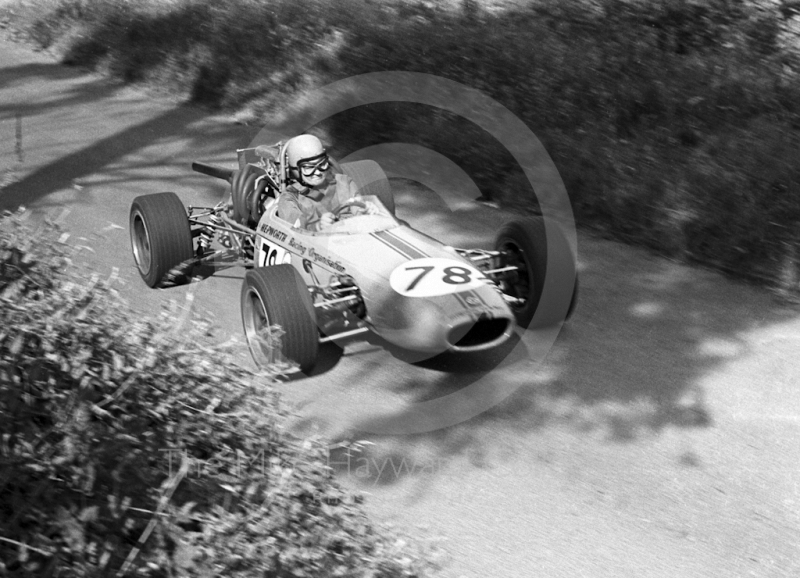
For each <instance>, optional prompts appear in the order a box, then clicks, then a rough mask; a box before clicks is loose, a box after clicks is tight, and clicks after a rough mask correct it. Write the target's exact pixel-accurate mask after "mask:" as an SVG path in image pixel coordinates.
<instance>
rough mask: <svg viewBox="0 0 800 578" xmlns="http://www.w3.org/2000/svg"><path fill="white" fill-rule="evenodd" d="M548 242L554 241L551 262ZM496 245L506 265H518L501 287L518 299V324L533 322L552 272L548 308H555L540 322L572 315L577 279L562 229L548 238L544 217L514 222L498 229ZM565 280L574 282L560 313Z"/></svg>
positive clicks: (514, 305)
mask: <svg viewBox="0 0 800 578" xmlns="http://www.w3.org/2000/svg"><path fill="white" fill-rule="evenodd" d="M548 242H551V243H553V244H554V247H553V251H552V257H553V260H552V262H548ZM495 248H496V249H497V250H498V251H500V252H502V254H503V259H502V264H503V266H514V267H516V271H513V272H511V273H508V274H506V276H505V277H504V278H503V279H502V285H503V287H502V288H503V292H504V293H506V294H507V295H510V296H511V297H515V298H516V299H517V300H518V302H517V303H516V304H511V310H512V311H513V312H514V316H515V317H516V319H517V324H518V325H520V326H522V327H528V326H529V325H530V324H531V322H532V321H533V318H534V315H535V314H536V310H537V308H538V307H539V304H540V303H541V301H542V295H543V294H544V291H545V281H546V279H547V275H552V283H553V284H552V285H551V286H552V287H553V289H552V291H553V293H551V295H553V298H552V299H549V300H548V303H547V306H548V309H550V308H551V307H552V309H551V310H548V311H542V312H541V313H540V314H539V316H538V317H537V325H550V324H553V323H557V322H559V321H563V320H564V319H565V318H569V316H571V315H572V312H573V311H574V309H575V305H576V301H577V288H578V285H577V283H578V281H577V276H576V273H575V260H574V258H573V256H572V251H571V250H570V248H569V244H568V243H567V240H566V238H565V237H564V235H563V233H561V230H560V229H558V228H554V229H553V231H551V234H550V236H549V237H548V235H547V234H546V232H545V225H544V221H543V220H542V218H541V217H536V218H532V219H526V220H521V221H512V222H510V223H507V224H506V225H504V226H503V227H502V228H501V229H500V231H499V232H498V234H497V238H496V241H495ZM564 282H566V283H571V284H570V286H569V291H570V302H569V306H568V307H567V308H565V310H564V312H563V314H560V313H559V311H560V309H561V308H560V307H558V305H559V304H560V303H561V298H560V296H559V291H561V292H562V293H561V294H563V289H562V288H561V287H560V285H561V284H562V283H564ZM553 305H556V306H555V307H553Z"/></svg>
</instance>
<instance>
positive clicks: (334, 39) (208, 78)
mask: <svg viewBox="0 0 800 578" xmlns="http://www.w3.org/2000/svg"><path fill="white" fill-rule="evenodd" d="M497 4H498V3H496V2H495V3H494V5H492V6H493V7H492V8H491V9H489V8H484V7H483V6H484V5H483V4H482V3H481V2H478V1H476V0H462V1H461V2H451V3H432V2H394V3H392V2H377V1H374V0H373V1H370V0H342V1H340V2H333V3H328V2H324V1H322V0H308V1H304V2H296V1H289V0H272V1H270V2H265V1H259V0H234V1H231V2H226V3H224V4H221V3H215V2H212V1H211V0H174V1H172V2H152V3H145V4H137V3H132V2H126V1H124V0H60V1H59V2H54V3H53V4H52V5H51V8H50V9H49V11H45V12H43V13H42V12H41V11H40V15H39V16H38V17H37V18H33V19H29V20H28V24H27V29H28V30H29V31H30V34H31V35H32V36H33V37H34V38H35V39H36V40H37V41H38V42H39V43H41V44H43V45H46V44H53V45H56V46H58V47H59V48H60V49H61V51H62V52H63V54H64V60H65V61H66V62H70V63H75V64H82V65H90V66H94V67H100V68H103V69H105V70H108V71H109V72H110V73H111V74H114V75H117V76H119V77H121V78H123V79H125V80H129V81H151V82H153V81H155V82H157V83H158V84H159V85H161V86H169V87H170V89H171V90H173V91H179V92H181V93H183V94H185V95H187V97H188V98H191V99H193V100H194V101H196V102H200V103H203V104H206V105H209V106H214V107H221V108H224V109H227V110H240V109H243V108H244V109H248V110H249V111H250V112H251V114H253V115H255V116H257V117H258V116H262V117H264V116H267V115H269V113H270V112H272V111H274V110H276V109H279V108H280V107H281V106H282V105H283V104H284V103H285V102H287V99H288V100H289V101H291V98H292V97H293V96H294V95H296V94H298V93H299V92H300V91H302V90H304V89H305V88H309V87H315V86H320V85H322V84H325V83H327V82H330V81H332V80H336V79H339V78H344V77H347V76H350V75H354V74H359V73H363V72H373V71H382V70H387V71H388V70H405V71H418V72H426V73H431V74H436V75H439V76H442V77H445V78H448V79H451V80H455V81H458V82H461V83H463V84H466V85H468V86H471V87H474V88H477V89H479V90H481V91H483V92H484V93H486V94H487V95H489V96H491V97H493V98H494V99H496V100H497V101H499V102H500V103H502V104H503V105H505V106H506V107H507V108H509V109H510V110H511V111H512V112H513V113H514V114H516V115H517V116H518V117H519V118H521V119H522V120H523V121H524V122H526V124H528V126H530V127H531V128H532V129H533V130H534V132H535V133H536V134H537V136H538V137H539V138H540V139H541V140H542V141H543V142H544V143H545V144H546V146H547V148H548V151H549V152H550V154H551V156H552V157H553V159H554V161H555V162H556V165H557V166H558V168H559V171H560V172H561V175H562V177H563V179H564V181H565V184H566V185H567V190H568V192H569V194H570V197H571V199H572V202H573V206H574V210H575V214H576V217H577V220H578V223H579V224H580V225H583V226H585V227H592V228H594V229H597V230H601V231H604V232H605V233H606V234H608V235H610V236H613V237H616V238H620V239H623V240H625V241H629V242H633V243H639V244H644V245H647V246H650V247H652V248H654V249H656V250H658V251H660V252H663V253H665V254H668V255H670V256H674V257H676V258H681V259H689V260H696V261H699V262H703V263H707V264H711V265H713V266H715V267H719V268H721V269H724V270H727V271H731V272H735V273H737V274H739V275H744V276H747V277H753V278H759V279H761V280H764V281H766V282H768V283H772V284H778V285H780V286H781V287H782V288H783V289H784V290H796V289H798V287H797V284H796V282H795V281H794V280H796V279H797V278H798V263H797V259H796V257H795V255H797V247H798V243H800V239H799V238H798V237H800V232H799V231H800V227H798V224H799V223H798V211H800V190H798V182H800V180H799V178H798V177H800V174H799V172H800V169H798V167H797V162H796V159H797V158H798V128H799V127H800V80H798V79H800V76H798V75H800V48H799V47H800V36H798V34H797V30H800V20H799V19H800V16H798V13H797V10H796V9H793V8H792V5H791V4H790V3H778V4H776V3H766V2H763V1H761V0H696V1H694V2H689V1H683V0H663V1H661V2H641V1H639V0H627V1H626V0H595V1H591V0H571V1H567V2H555V1H547V0H541V1H540V2H533V3H530V4H528V5H526V6H519V5H517V4H509V5H508V7H503V6H502V4H500V7H497ZM793 30H794V32H793ZM328 126H329V128H330V131H329V132H330V134H332V135H334V136H335V139H336V141H337V144H338V145H339V148H340V149H342V150H345V149H348V150H351V149H353V148H356V147H358V146H364V145H365V144H370V143H373V142H385V141H387V140H388V141H392V140H405V141H410V142H415V143H418V144H423V145H426V146H430V147H432V148H434V149H436V150H438V151H439V152H442V153H444V154H447V155H448V156H450V157H451V158H453V159H454V160H455V161H457V162H458V163H460V164H461V165H462V166H463V167H464V168H465V169H466V170H467V171H468V172H469V173H470V174H471V175H472V176H473V178H474V179H475V180H476V182H477V184H478V185H479V187H480V188H481V190H482V192H483V194H484V195H485V196H486V197H489V198H493V199H496V200H499V201H500V202H501V203H504V204H509V205H515V206H519V207H522V208H526V207H527V208H529V209H531V210H535V207H536V201H535V198H534V196H533V195H532V194H531V191H530V187H529V185H527V183H526V182H525V179H524V178H522V174H521V171H520V170H519V168H518V167H517V166H516V164H515V162H514V161H513V159H512V158H511V157H510V155H508V153H507V152H505V151H503V150H502V148H501V147H500V146H499V144H498V143H496V142H494V141H493V139H492V138H491V137H489V136H488V135H487V134H485V133H484V132H483V131H482V130H481V129H479V128H477V127H475V126H473V125H471V124H470V123H468V122H465V121H463V120H461V119H457V118H453V117H452V115H448V114H446V113H442V112H441V111H437V110H431V109H428V108H427V107H422V106H420V105H400V104H384V105H375V106H371V107H364V108H362V109H360V110H357V111H350V112H349V113H346V114H342V115H339V116H338V117H334V118H333V119H331V121H330V122H329V123H328Z"/></svg>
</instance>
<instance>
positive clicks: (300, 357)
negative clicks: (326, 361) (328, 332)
mask: <svg viewBox="0 0 800 578" xmlns="http://www.w3.org/2000/svg"><path fill="white" fill-rule="evenodd" d="M241 309H242V324H243V326H244V334H245V338H246V339H247V345H248V347H249V348H250V354H251V355H252V356H253V360H254V361H255V362H256V365H258V366H259V367H266V366H267V365H270V364H273V363H280V362H283V361H291V362H294V363H296V364H297V365H299V366H300V370H301V371H302V372H304V373H307V372H308V371H310V370H311V369H312V368H313V367H314V364H315V363H316V361H317V355H318V352H319V329H318V328H317V319H316V313H315V311H314V304H313V302H312V300H311V295H310V294H309V292H308V287H306V284H305V282H304V281H303V279H302V277H300V274H299V273H298V272H297V271H296V270H295V269H294V267H292V266H291V265H288V264H283V265H273V266H271V267H257V268H255V269H251V270H250V271H248V272H247V273H246V274H245V276H244V284H243V285H242V294H241ZM276 326H279V327H280V328H281V329H282V331H283V334H282V335H281V336H280V337H276V333H275V328H276Z"/></svg>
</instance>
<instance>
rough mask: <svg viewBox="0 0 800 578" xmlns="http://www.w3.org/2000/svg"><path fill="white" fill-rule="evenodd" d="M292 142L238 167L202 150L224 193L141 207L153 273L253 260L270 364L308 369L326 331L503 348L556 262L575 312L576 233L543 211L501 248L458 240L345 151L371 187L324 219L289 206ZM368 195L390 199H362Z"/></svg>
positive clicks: (142, 236)
mask: <svg viewBox="0 0 800 578" xmlns="http://www.w3.org/2000/svg"><path fill="white" fill-rule="evenodd" d="M282 147H283V143H280V142H279V143H277V144H275V145H260V146H257V147H251V148H245V149H239V150H238V151H237V156H238V165H239V167H238V169H228V168H224V167H220V166H216V165H212V164H207V163H204V162H194V163H193V164H192V168H193V170H195V171H197V172H200V173H203V174H206V175H210V176H213V177H217V178H220V179H223V180H225V181H227V182H228V183H230V194H229V195H226V198H225V199H224V200H223V201H221V202H220V203H218V204H216V205H215V206H213V207H194V206H189V207H188V208H185V207H184V205H183V203H182V202H181V201H180V199H179V198H178V196H177V195H176V194H175V193H172V192H163V193H154V194H148V195H142V196H139V197H136V198H135V199H134V200H133V203H132V205H131V211H130V234H131V245H132V249H133V256H134V260H135V262H136V266H137V268H138V270H139V273H140V275H141V277H142V279H143V280H144V282H145V283H146V284H147V285H148V286H150V287H153V288H155V287H167V286H171V285H176V284H181V283H183V282H187V281H188V280H190V279H192V278H193V277H198V276H201V277H202V276H205V275H207V274H202V272H203V271H209V270H210V271H215V270H217V269H219V268H223V267H231V266H236V265H243V266H244V267H245V268H246V273H245V276H244V282H243V284H242V289H241V315H242V323H243V328H244V335H245V338H246V340H247V344H248V347H249V349H250V352H251V354H252V356H253V359H254V361H255V362H256V364H257V365H259V366H267V365H269V364H272V363H280V362H289V363H292V364H296V366H298V367H299V369H300V370H301V371H303V372H308V371H310V370H311V369H312V368H313V366H314V364H315V362H316V360H317V357H318V353H319V347H320V345H321V344H324V343H326V342H330V341H336V342H337V343H340V342H341V341H340V340H343V339H349V338H354V337H355V336H357V335H359V334H363V333H367V332H372V333H374V334H377V335H378V336H379V337H380V338H382V339H383V340H385V341H386V342H387V343H389V344H392V345H394V346H398V347H400V348H402V349H405V350H410V351H414V352H422V353H425V354H428V355H429V356H434V355H437V354H439V353H443V352H445V351H455V352H475V351H481V350H488V349H492V348H495V347H498V346H499V345H501V344H502V343H504V342H505V341H506V340H508V339H509V338H510V337H511V336H512V334H513V332H514V330H515V328H516V327H517V326H520V327H524V328H527V327H528V325H529V324H530V323H531V321H532V320H533V319H534V315H535V313H536V311H537V307H538V305H539V303H540V300H541V297H542V293H543V289H544V285H545V278H546V276H547V275H548V274H551V273H552V272H553V271H555V270H556V269H559V270H560V271H561V273H560V274H561V275H562V277H564V278H566V279H569V280H570V284H569V285H568V290H567V292H568V293H570V295H566V296H562V301H563V302H564V303H569V305H568V311H567V315H566V316H567V317H569V315H571V313H572V311H573V310H574V308H575V303H576V299H577V278H576V277H575V259H574V256H573V255H572V253H571V252H570V250H569V247H568V246H567V244H566V239H565V238H564V237H563V235H561V234H557V235H554V234H553V233H552V230H551V231H550V232H549V233H550V234H549V235H546V234H545V225H544V221H543V219H542V218H541V217H534V218H528V219H523V220H516V221H511V222H509V223H507V224H506V225H505V226H503V227H502V228H501V229H500V231H499V232H498V233H497V235H496V240H495V244H494V248H493V249H491V250H488V249H459V248H454V247H451V246H448V245H445V244H444V243H441V242H439V241H437V240H436V239H434V238H432V237H430V236H428V235H426V234H424V233H422V232H420V231H417V230H415V229H414V228H412V227H411V226H410V225H409V224H408V223H407V222H405V221H403V220H401V219H399V218H398V217H397V216H396V214H395V203H394V198H393V194H392V189H391V185H390V183H389V180H388V179H387V177H386V174H385V173H384V171H383V170H382V169H381V167H380V165H379V164H378V163H376V162H375V161H372V160H362V161H356V162H351V163H341V164H339V163H337V162H336V161H335V160H333V159H331V162H332V164H333V165H334V170H335V171H337V172H343V173H345V174H347V175H348V176H349V177H350V178H351V179H352V180H353V181H354V182H355V183H356V185H357V187H358V195H357V196H356V197H354V198H353V199H352V200H350V201H348V202H347V203H344V204H343V205H341V206H340V207H338V208H337V210H336V211H335V212H334V217H335V222H334V223H333V224H332V225H331V226H330V227H328V228H326V229H324V230H322V231H319V232H312V231H309V230H306V229H303V228H300V227H299V226H295V225H297V223H295V224H293V223H290V222H288V221H286V220H284V219H282V218H281V215H280V214H279V212H278V203H277V202H276V199H277V197H278V196H279V195H280V194H281V193H282V192H283V191H284V190H285V188H286V186H287V183H288V182H289V177H288V172H287V170H286V164H285V159H284V158H283V155H282V154H281V153H282ZM367 201H369V202H371V204H372V205H373V206H374V207H377V208H378V210H377V211H375V210H373V211H370V212H369V213H367V212H366V211H364V210H362V209H364V208H365V202H367ZM556 233H558V231H556ZM548 242H549V243H555V244H557V245H559V247H557V249H558V250H557V251H551V257H552V255H556V256H557V257H556V258H557V259H558V261H559V263H558V267H557V268H556V267H553V264H554V263H553V259H551V262H550V263H548V251H547V247H548ZM551 249H552V247H551ZM565 271H566V273H564V272H565ZM572 279H574V284H573V283H572ZM539 317H542V316H541V315H539V316H537V318H539ZM562 319H563V316H562Z"/></svg>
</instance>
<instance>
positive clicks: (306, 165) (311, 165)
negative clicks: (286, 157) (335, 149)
mask: <svg viewBox="0 0 800 578" xmlns="http://www.w3.org/2000/svg"><path fill="white" fill-rule="evenodd" d="M330 166H331V162H330V160H328V157H327V155H326V156H324V157H322V158H321V159H319V160H316V161H303V162H300V163H298V165H297V167H298V168H299V169H300V172H301V173H302V174H303V176H304V177H310V176H311V175H313V174H314V173H316V172H321V173H324V172H325V171H327V170H328V169H329V168H330Z"/></svg>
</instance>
